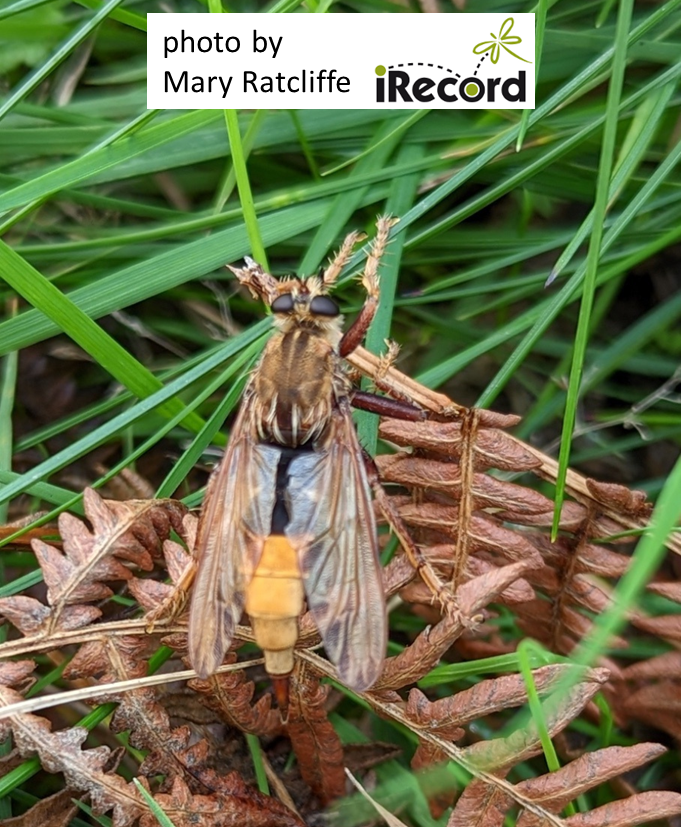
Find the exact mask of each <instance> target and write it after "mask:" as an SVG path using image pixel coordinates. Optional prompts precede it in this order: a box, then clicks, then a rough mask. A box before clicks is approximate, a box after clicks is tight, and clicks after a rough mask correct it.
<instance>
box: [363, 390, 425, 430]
mask: <svg viewBox="0 0 681 827" xmlns="http://www.w3.org/2000/svg"><path fill="white" fill-rule="evenodd" d="M350 404H351V405H352V407H353V408H359V409H360V410H362V411H369V412H370V413H375V414H378V415H379V416H387V417H390V419H406V420H407V421H409V422H422V421H423V420H424V419H426V418H427V414H426V412H425V411H423V410H421V408H417V407H416V405H412V404H411V402H407V401H405V400H402V399H391V398H390V397H387V396H379V395H378V394H376V393H370V392H369V391H360V390H353V391H352V392H351V393H350Z"/></svg>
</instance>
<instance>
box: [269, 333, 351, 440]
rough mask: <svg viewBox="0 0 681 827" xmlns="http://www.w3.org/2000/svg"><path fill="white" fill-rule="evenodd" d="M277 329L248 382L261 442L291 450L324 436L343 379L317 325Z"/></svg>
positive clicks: (331, 339)
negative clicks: (256, 413) (257, 413)
mask: <svg viewBox="0 0 681 827" xmlns="http://www.w3.org/2000/svg"><path fill="white" fill-rule="evenodd" d="M288 321H290V320H288ZM333 321H334V322H335V321H337V320H335V319H334V320H333ZM327 324H330V323H327ZM278 327H279V330H278V331H277V332H276V333H275V334H274V336H272V338H271V339H270V341H269V342H268V343H267V346H266V348H265V352H264V353H263V356H262V359H261V361H260V364H259V366H258V368H257V370H256V372H255V375H254V377H253V390H254V392H255V396H256V399H257V401H258V406H259V415H258V422H257V428H258V431H259V436H260V438H261V439H263V440H265V441H269V440H274V441H275V442H277V443H279V444H280V445H286V446H290V447H296V446H297V445H302V444H304V443H306V442H309V441H310V440H314V439H316V438H317V437H318V436H319V435H320V434H321V433H322V432H323V431H324V429H325V427H326V425H327V423H328V421H329V418H330V416H331V413H332V411H333V408H334V404H335V399H336V398H337V396H338V393H339V388H341V387H343V386H344V383H343V376H344V374H343V369H342V367H341V360H340V357H339V356H338V353H337V351H336V345H337V343H336V342H335V339H336V338H337V337H336V336H335V334H334V335H329V331H327V330H322V329H321V328H320V326H319V325H317V324H314V325H313V324H305V323H300V322H299V323H295V324H281V325H278Z"/></svg>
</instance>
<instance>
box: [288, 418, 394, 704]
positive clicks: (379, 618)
mask: <svg viewBox="0 0 681 827" xmlns="http://www.w3.org/2000/svg"><path fill="white" fill-rule="evenodd" d="M329 427H330V434H329V439H328V441H325V445H324V447H323V448H320V449H319V450H315V451H311V452H309V453H301V454H300V455H299V456H297V457H295V458H294V459H293V460H292V461H291V463H290V466H289V483H288V486H287V493H288V511H289V515H290V519H289V523H288V526H287V528H286V534H287V535H288V537H289V539H290V540H291V543H292V545H294V547H296V548H297V549H298V551H299V560H300V566H301V570H302V572H303V578H304V583H305V594H306V597H307V602H308V606H309V607H310V611H311V612H312V616H313V617H314V619H315V622H316V624H317V626H318V628H319V631H320V632H321V635H322V638H323V640H324V646H325V647H326V650H327V652H328V654H329V657H330V658H331V660H332V661H333V662H334V663H335V664H336V667H337V668H338V674H339V677H340V679H341V680H342V681H343V682H344V683H345V684H347V686H349V687H350V688H351V689H355V690H356V691H358V692H362V691H364V690H365V689H368V688H369V687H370V686H372V685H373V684H374V683H375V682H376V680H377V679H378V676H379V675H380V673H381V669H382V666H383V659H384V657H385V647H386V640H387V624H386V615H385V599H384V596H383V582H382V578H381V566H380V562H379V559H378V540H377V535H376V521H375V518H374V510H373V507H372V504H371V490H370V487H369V483H368V480H367V476H366V471H365V468H364V462H363V459H362V450H361V447H360V445H359V441H358V439H357V434H356V432H355V428H354V425H353V422H352V415H351V412H350V407H349V405H343V406H342V407H341V408H340V409H339V410H336V411H335V412H334V414H333V416H332V419H331V422H330V426H329Z"/></svg>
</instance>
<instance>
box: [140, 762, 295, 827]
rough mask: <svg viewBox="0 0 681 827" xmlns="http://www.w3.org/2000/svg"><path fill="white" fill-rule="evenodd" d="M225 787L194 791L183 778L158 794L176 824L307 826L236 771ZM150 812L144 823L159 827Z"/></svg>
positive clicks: (178, 826) (146, 826)
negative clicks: (208, 792)
mask: <svg viewBox="0 0 681 827" xmlns="http://www.w3.org/2000/svg"><path fill="white" fill-rule="evenodd" d="M225 782H226V783H225V787H224V789H223V790H222V791H221V792H219V793H216V794H213V795H193V794H192V793H191V791H190V790H189V787H188V786H187V785H186V784H185V783H184V782H183V781H182V780H181V779H179V778H176V779H175V780H174V781H173V786H172V790H171V792H170V793H168V794H165V793H161V794H159V795H157V796H156V797H155V799H156V802H157V803H158V804H159V805H160V806H161V808H162V809H163V811H164V812H165V813H166V815H167V816H168V818H169V819H170V820H171V821H172V823H173V825H174V827H195V825H197V824H201V825H204V827H245V826H246V825H248V827H272V825H274V824H276V825H281V827H304V825H303V822H302V821H301V820H300V819H299V818H298V817H297V816H296V815H295V814H294V813H292V812H291V811H290V810H289V809H287V808H286V807H284V805H283V804H280V803H279V802H278V801H277V800H276V799H274V798H270V797H269V796H265V795H262V794H261V793H258V792H257V791H256V790H254V789H252V788H251V787H247V786H246V785H245V784H244V783H243V782H242V781H241V780H240V779H239V777H238V775H237V774H236V773H231V774H230V776H229V778H228V779H225ZM157 824H158V821H157V820H156V817H155V816H153V815H152V814H150V813H147V814H145V815H144V816H143V817H142V819H141V820H140V827H157Z"/></svg>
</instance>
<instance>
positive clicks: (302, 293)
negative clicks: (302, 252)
mask: <svg viewBox="0 0 681 827" xmlns="http://www.w3.org/2000/svg"><path fill="white" fill-rule="evenodd" d="M245 261H246V267H244V268H241V269H238V268H235V267H230V268H229V269H230V270H231V271H232V272H233V273H234V275H235V276H236V277H237V278H238V279H239V281H240V282H241V284H243V285H244V286H245V287H248V289H249V290H250V292H251V294H252V295H253V296H254V297H255V298H259V299H262V301H264V302H265V303H266V304H268V305H269V306H270V309H271V310H272V313H273V315H274V324H275V326H276V327H277V328H278V329H279V330H280V331H281V332H282V333H287V332H288V331H290V330H292V329H294V328H296V327H307V328H312V329H317V330H319V331H320V332H321V333H323V334H326V335H328V334H332V338H336V336H337V335H339V332H340V329H341V327H342V323H343V318H342V316H341V314H340V309H339V307H338V305H337V304H336V302H335V301H334V300H333V299H332V298H331V297H330V296H329V295H328V291H329V287H330V285H329V284H327V283H326V282H325V280H324V278H323V275H319V276H309V277H308V278H298V277H295V276H292V277H287V278H284V279H281V280H278V279H276V278H274V276H272V275H270V274H269V273H266V272H265V271H264V270H263V269H262V267H261V266H260V265H259V264H257V263H256V262H255V261H253V259H252V258H248V257H246V259H245Z"/></svg>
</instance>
